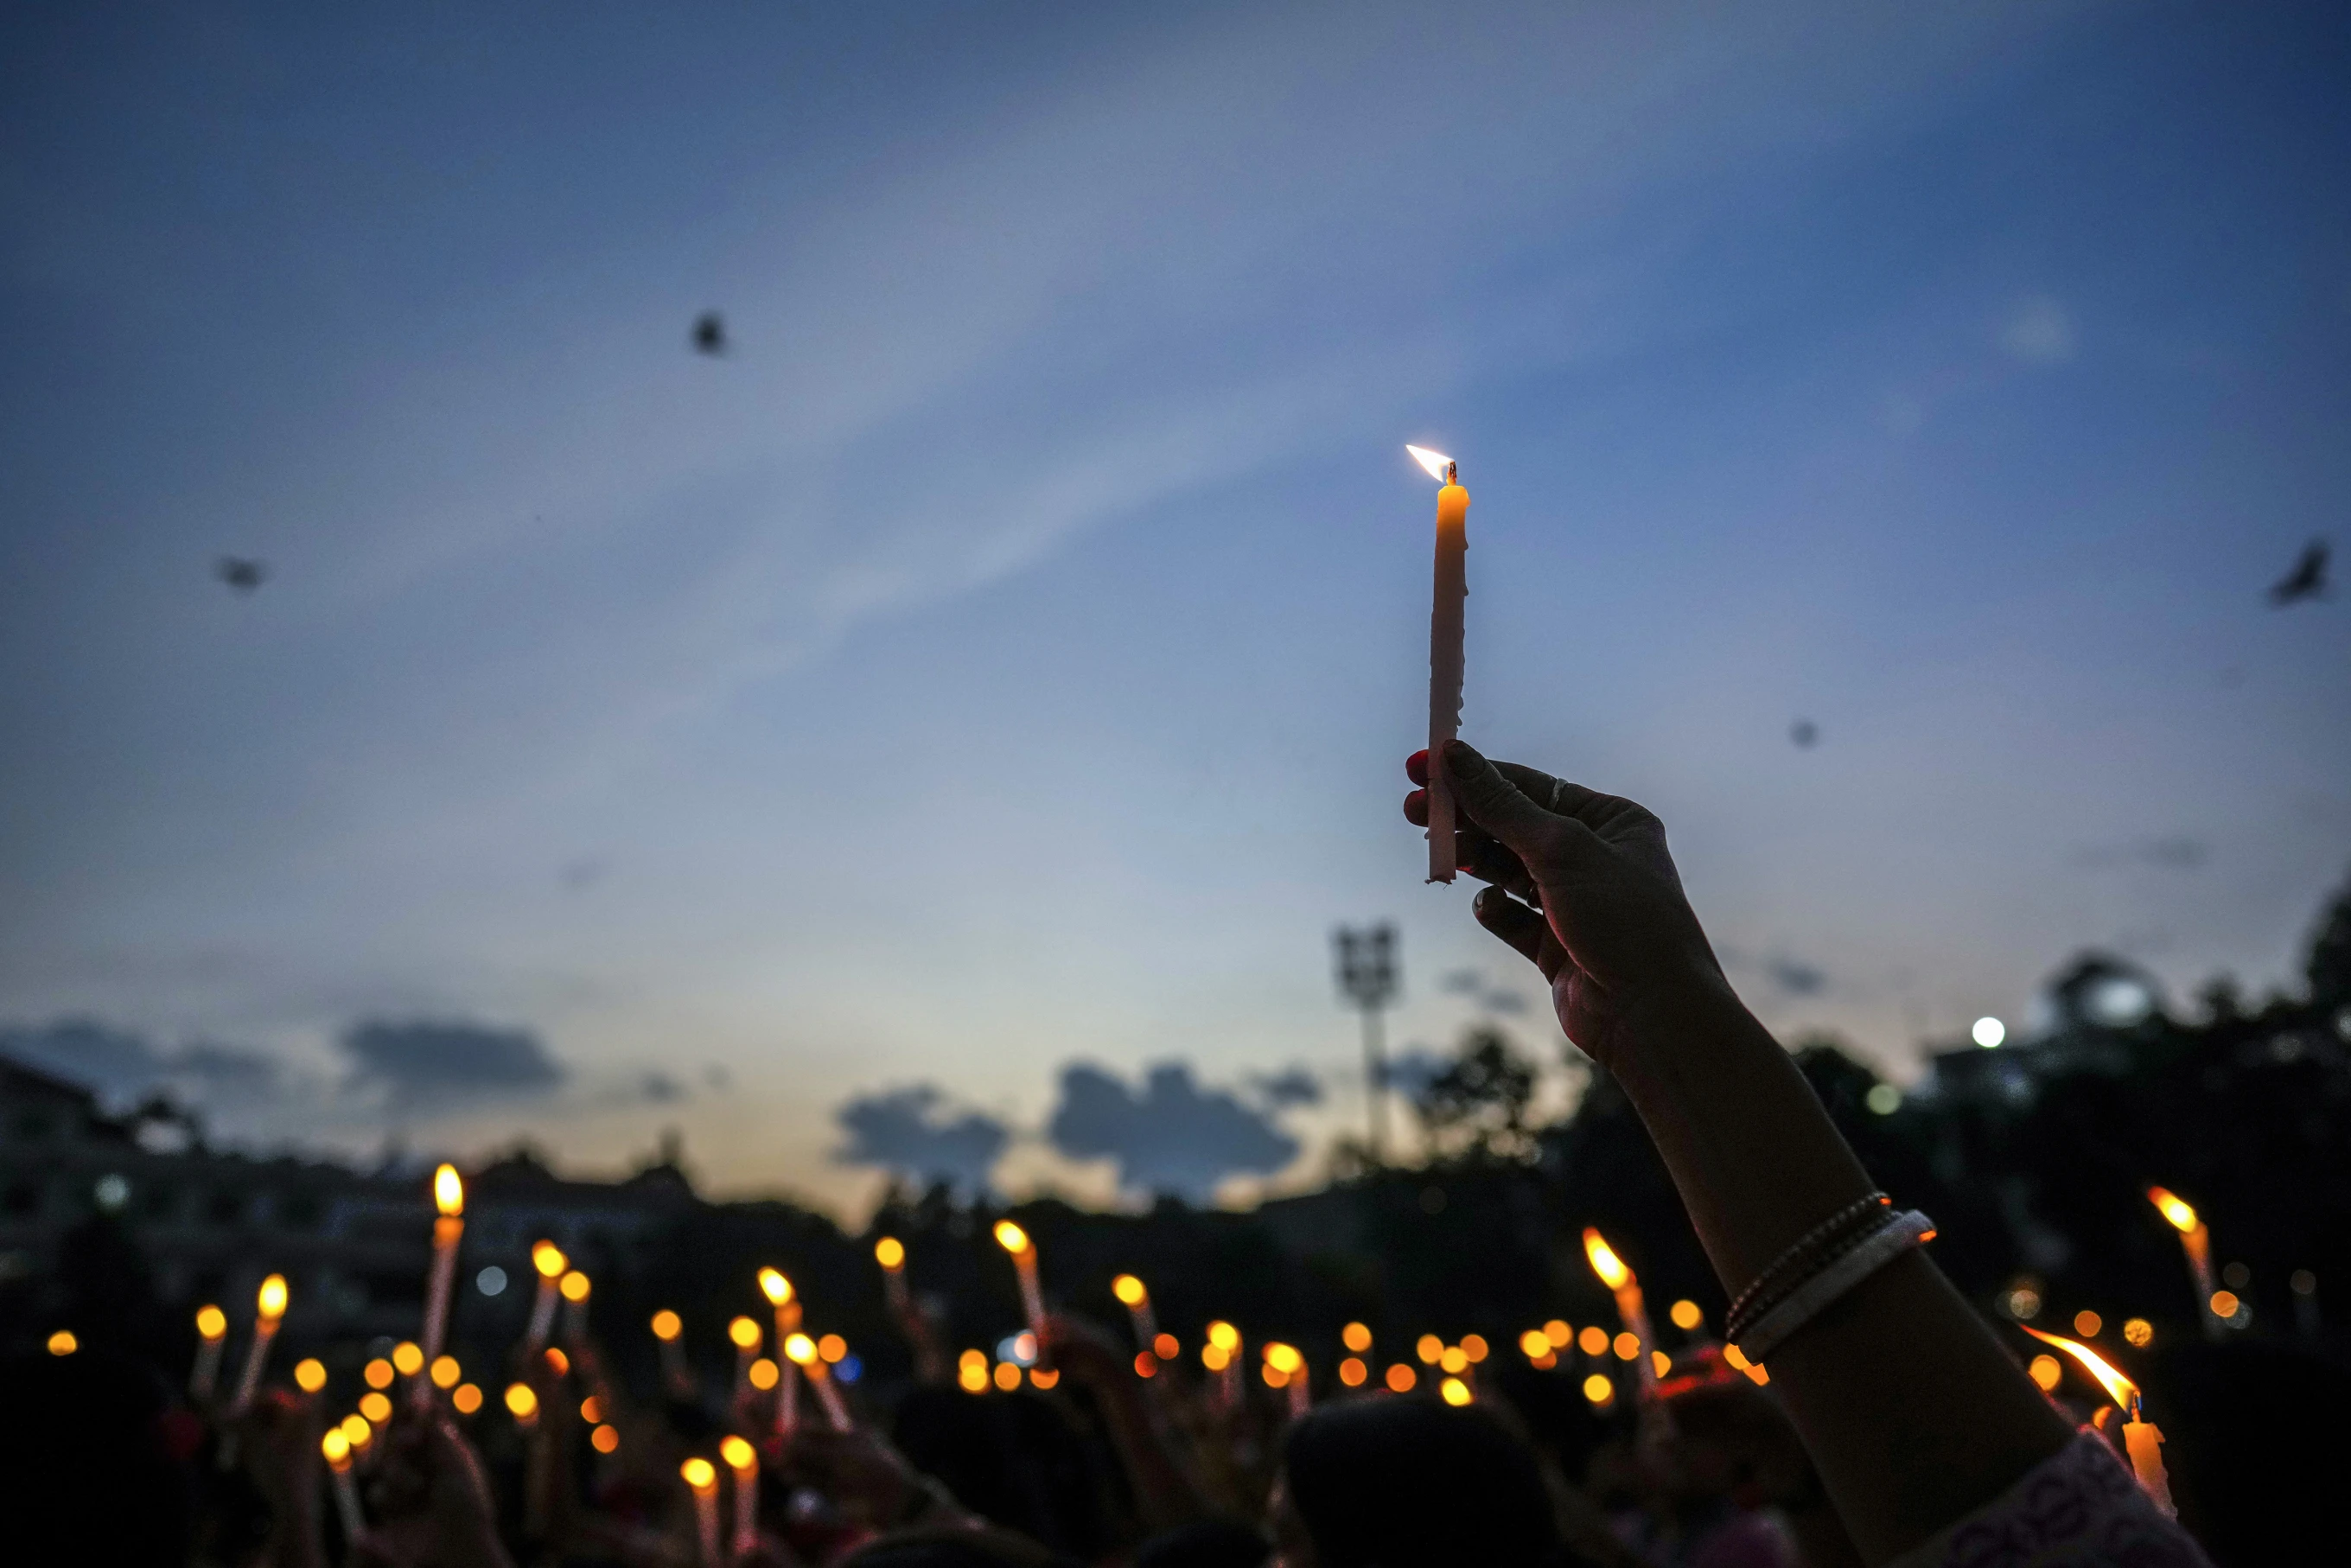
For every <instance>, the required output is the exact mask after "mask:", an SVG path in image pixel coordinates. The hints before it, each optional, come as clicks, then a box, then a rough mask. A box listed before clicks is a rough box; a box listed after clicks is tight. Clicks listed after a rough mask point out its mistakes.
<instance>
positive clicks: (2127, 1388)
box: [2016, 1199, 2187, 1515]
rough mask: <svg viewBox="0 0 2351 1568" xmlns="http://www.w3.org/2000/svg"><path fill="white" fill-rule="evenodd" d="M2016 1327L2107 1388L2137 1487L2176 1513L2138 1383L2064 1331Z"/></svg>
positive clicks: (2160, 1443)
mask: <svg viewBox="0 0 2351 1568" xmlns="http://www.w3.org/2000/svg"><path fill="white" fill-rule="evenodd" d="M2174 1201H2177V1200H2176V1199H2175V1200H2174ZM2180 1207H2183V1208H2184V1207H2187V1206H2186V1205H2185V1204H2182V1205H2181V1206H2180ZM2175 1223H2177V1222H2176V1221H2175ZM2016 1326H2017V1327H2019V1328H2021V1329H2022V1330H2024V1332H2025V1333H2029V1334H2031V1335H2032V1337H2033V1338H2035V1339H2037V1340H2040V1341H2042V1342H2043V1343H2047V1344H2053V1345H2055V1346H2056V1347H2057V1348H2058V1349H2059V1350H2062V1351H2064V1353H2065V1354H2067V1355H2070V1356H2072V1357H2073V1358H2074V1360H2075V1361H2078V1362H2080V1363H2081V1364H2082V1367H2083V1370H2085V1372H2087V1373H2088V1374H2089V1375H2091V1376H2092V1377H2095V1378H2096V1379H2097V1380H2098V1385H2099V1386H2100V1387H2102V1388H2104V1389H2105V1391H2106V1397H2107V1398H2109V1399H2111V1400H2113V1401H2114V1402H2115V1403H2116V1405H2117V1406H2121V1408H2122V1411H2123V1415H2124V1417H2125V1419H2124V1421H2123V1449H2124V1451H2125V1452H2126V1453H2127V1454H2128V1455H2129V1456H2130V1466H2131V1474H2132V1475H2133V1476H2136V1477H2137V1479H2138V1488H2139V1490H2141V1491H2143V1492H2145V1493H2147V1500H2149V1501H2151V1502H2153V1503H2154V1504H2155V1506H2156V1507H2158V1508H2159V1509H2161V1510H2162V1511H2164V1513H2165V1514H2166V1515H2176V1514H2177V1513H2178V1512H2179V1510H2178V1509H2176V1508H2174V1507H2173V1506H2172V1503H2171V1478H2170V1477H2169V1476H2168V1475H2166V1474H2165V1473H2164V1469H2163V1434H2162V1432H2160V1431H2158V1429H2157V1427H2156V1425H2155V1423H2154V1422H2152V1421H2144V1420H2141V1419H2140V1418H2139V1395H2138V1385H2137V1384H2136V1383H2133V1382H2132V1381H2131V1380H2130V1379H2129V1378H2127V1377H2125V1376H2124V1375H2122V1374H2121V1373H2119V1372H2117V1371H2116V1370H2115V1369H2114V1368H2113V1367H2112V1366H2111V1365H2109V1364H2107V1362H2106V1358H2105V1357H2104V1356H2102V1355H2100V1354H2098V1353H2097V1352H2096V1351H2095V1350H2092V1349H2091V1348H2090V1347H2089V1346H2088V1345H2086V1344H2081V1343H2076V1342H2075V1341H2073V1340H2070V1339H2067V1338H2065V1337H2064V1335H2063V1334H2053V1333H2043V1332H2042V1331H2041V1330H2039V1329H2037V1328H2033V1327H2032V1326H2031V1325H2030V1324H2027V1323H2019V1324H2017V1325H2016Z"/></svg>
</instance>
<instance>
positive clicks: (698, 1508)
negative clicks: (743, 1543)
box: [677, 1458, 722, 1568]
mask: <svg viewBox="0 0 2351 1568" xmlns="http://www.w3.org/2000/svg"><path fill="white" fill-rule="evenodd" d="M677 1473H678V1474H679V1475H681V1476H683V1477H684V1478H685V1484H686V1485H687V1486H688V1487H690V1488H692V1489H693V1490H694V1526H695V1529H694V1535H695V1544H696V1545H697V1546H698V1547H699V1548H700V1562H701V1563H702V1568H719V1564H720V1563H721V1561H722V1559H721V1558H720V1557H719V1555H718V1472H717V1470H716V1469H713V1468H712V1466H711V1463H710V1461H709V1460H708V1459H705V1458H691V1459H688V1460H686V1461H685V1463H684V1464H683V1465H680V1466H679V1467H678V1469H677Z"/></svg>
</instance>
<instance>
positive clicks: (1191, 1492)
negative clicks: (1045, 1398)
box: [1101, 1386, 1210, 1532]
mask: <svg viewBox="0 0 2351 1568" xmlns="http://www.w3.org/2000/svg"><path fill="white" fill-rule="evenodd" d="M1101 1405H1102V1420H1103V1423H1104V1424H1105V1425H1106V1426H1108V1427H1109V1428H1110V1437H1111V1443H1112V1445H1113V1447H1114V1448H1117V1450H1118V1456H1119V1459H1120V1461H1121V1462H1122V1463H1123V1465H1124V1466H1125V1467H1126V1479H1127V1484H1128V1485H1129V1486H1130V1487H1132V1488H1133V1489H1134V1501H1135V1506H1136V1507H1137V1508H1138V1509H1140V1510H1141V1511H1142V1512H1143V1515H1144V1527H1145V1528H1146V1529H1148V1530H1151V1531H1154V1532H1156V1531H1163V1530H1172V1529H1174V1528H1175V1527H1176V1526H1177V1525H1179V1524H1186V1523H1188V1522H1190V1521H1193V1520H1196V1519H1200V1518H1204V1517H1205V1516H1207V1514H1208V1513H1209V1512H1210V1509H1209V1508H1208V1505H1207V1500H1206V1499H1205V1498H1204V1497H1203V1496H1202V1495H1201V1492H1200V1488H1199V1487H1198V1485H1197V1484H1196V1483H1195V1482H1194V1481H1193V1479H1192V1478H1191V1477H1190V1476H1189V1475H1187V1474H1186V1472H1185V1469H1184V1467H1183V1466H1182V1465H1181V1464H1180V1463H1178V1462H1177V1461H1176V1458H1175V1454H1174V1453H1172V1452H1171V1451H1170V1450H1169V1448H1168V1443H1167V1435H1166V1433H1165V1431H1164V1430H1162V1428H1161V1427H1160V1424H1159V1423H1158V1422H1156V1421H1155V1420H1154V1419H1153V1418H1152V1415H1151V1412H1150V1410H1149V1409H1148V1408H1146V1407H1145V1406H1144V1397H1143V1395H1142V1391H1141V1390H1139V1389H1136V1388H1134V1387H1132V1386H1129V1387H1125V1388H1117V1389H1112V1390H1104V1391H1103V1393H1102V1399H1101Z"/></svg>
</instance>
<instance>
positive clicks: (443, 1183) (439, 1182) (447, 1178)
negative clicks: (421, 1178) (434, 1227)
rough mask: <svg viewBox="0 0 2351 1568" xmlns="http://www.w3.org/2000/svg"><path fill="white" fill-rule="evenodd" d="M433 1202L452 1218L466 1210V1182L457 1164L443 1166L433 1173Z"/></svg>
mask: <svg viewBox="0 0 2351 1568" xmlns="http://www.w3.org/2000/svg"><path fill="white" fill-rule="evenodd" d="M433 1203H434V1207H437V1208H439V1209H440V1210H441V1212H442V1213H443V1214H444V1215H447V1216H448V1217H449V1218H452V1219H455V1218H456V1217H457V1216H459V1215H461V1214H463V1213H465V1182H464V1181H463V1180H462V1179H460V1178H459V1176H458V1175H457V1167H456V1166H442V1167H441V1168H440V1169H439V1170H437V1171H434V1173H433Z"/></svg>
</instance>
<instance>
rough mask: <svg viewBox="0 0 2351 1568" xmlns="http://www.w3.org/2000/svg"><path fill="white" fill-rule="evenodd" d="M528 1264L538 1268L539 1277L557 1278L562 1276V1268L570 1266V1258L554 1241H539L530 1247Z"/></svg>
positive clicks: (545, 1278) (544, 1278)
mask: <svg viewBox="0 0 2351 1568" xmlns="http://www.w3.org/2000/svg"><path fill="white" fill-rule="evenodd" d="M530 1266H531V1267H532V1268H534V1269H536V1270H538V1273H539V1278H541V1279H543V1280H558V1279H561V1278H562V1277H563V1270H566V1269H569V1268H570V1267H571V1260H570V1259H569V1258H566V1257H565V1256H564V1255H563V1249H562V1248H560V1247H558V1246H557V1245H556V1244H555V1243H554V1242H552V1241H540V1242H536V1243H534V1244H533V1245H532V1247H531V1249H530Z"/></svg>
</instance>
